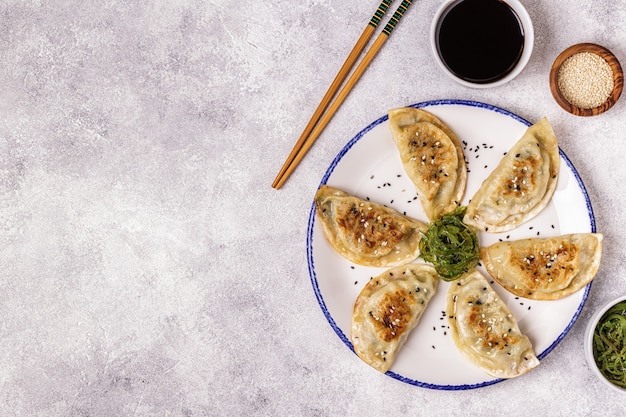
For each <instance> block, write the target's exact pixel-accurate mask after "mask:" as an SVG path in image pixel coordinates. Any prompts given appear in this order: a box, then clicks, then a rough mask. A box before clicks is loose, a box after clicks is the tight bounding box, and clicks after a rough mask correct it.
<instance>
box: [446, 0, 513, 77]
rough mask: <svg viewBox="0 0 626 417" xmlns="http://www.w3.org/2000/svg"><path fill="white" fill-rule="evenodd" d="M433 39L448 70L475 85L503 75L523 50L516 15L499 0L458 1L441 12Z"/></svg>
mask: <svg viewBox="0 0 626 417" xmlns="http://www.w3.org/2000/svg"><path fill="white" fill-rule="evenodd" d="M437 39H438V48H439V55H440V56H441V59H442V61H443V62H444V64H445V65H446V66H447V67H448V69H449V70H450V71H451V72H452V73H453V74H455V75H456V76H457V77H459V78H461V79H463V80H466V81H469V82H473V83H478V84H486V83H490V82H494V81H497V80H499V79H501V78H503V77H504V76H506V75H507V74H508V73H509V72H511V70H512V69H513V68H514V67H515V65H516V64H517V62H518V61H519V60H520V57H521V56H522V51H523V49H524V29H523V28H522V25H521V23H520V21H519V18H518V17H517V14H516V13H515V11H514V10H513V9H511V7H510V6H509V5H508V4H506V3H505V2H503V1H499V0H462V1H460V2H458V3H457V4H456V5H454V6H453V7H451V8H450V9H449V10H448V11H447V13H445V14H444V16H443V18H442V21H441V23H440V25H439V30H438V34H437Z"/></svg>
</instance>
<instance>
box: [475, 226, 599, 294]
mask: <svg viewBox="0 0 626 417" xmlns="http://www.w3.org/2000/svg"><path fill="white" fill-rule="evenodd" d="M602 237H603V236H602V234H599V233H576V234H570V235H563V236H557V237H551V238H547V239H539V238H531V239H522V240H517V241H512V242H498V243H495V244H493V245H491V246H488V247H486V248H482V249H481V258H482V259H483V262H484V263H485V267H486V268H487V272H489V275H491V277H492V278H493V279H494V280H495V281H497V282H498V283H499V284H500V285H502V286H503V287H504V288H506V289H507V290H508V291H510V292H511V293H513V294H515V295H518V296H520V297H526V298H531V299H534V300H556V299H559V298H563V297H566V296H568V295H570V294H572V293H574V292H576V291H578V290H580V289H581V288H583V287H584V286H585V285H587V284H588V283H589V282H590V281H591V280H592V279H593V277H594V276H595V275H596V273H597V272H598V267H599V266H600V258H601V257H602Z"/></svg>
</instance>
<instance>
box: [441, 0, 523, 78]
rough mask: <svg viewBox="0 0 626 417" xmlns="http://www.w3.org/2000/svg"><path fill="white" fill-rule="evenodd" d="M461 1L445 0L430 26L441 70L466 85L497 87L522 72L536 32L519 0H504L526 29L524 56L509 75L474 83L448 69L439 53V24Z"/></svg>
mask: <svg viewBox="0 0 626 417" xmlns="http://www.w3.org/2000/svg"><path fill="white" fill-rule="evenodd" d="M461 1H463V0H445V1H444V2H443V3H442V4H441V6H440V7H439V9H437V12H436V13H435V16H434V18H433V22H432V25H431V27H430V46H431V50H432V52H433V55H434V57H435V61H436V62H437V64H438V65H439V67H440V68H441V70H442V71H443V72H444V73H446V74H447V75H448V76H449V77H450V78H452V79H453V80H454V81H456V82H457V83H459V84H461V85H464V86H466V87H472V88H490V87H497V86H500V85H502V84H505V83H507V82H509V81H511V80H512V79H513V78H515V77H517V76H518V75H519V73H520V72H522V70H523V69H524V67H525V66H526V64H527V63H528V60H529V59H530V55H531V54H532V51H533V46H534V43H535V32H534V29H533V22H532V20H531V19H530V15H529V14H528V11H527V10H526V9H525V8H524V6H523V5H522V3H520V2H519V0H504V2H505V3H507V4H508V5H509V6H510V7H511V8H512V9H513V11H514V12H515V13H516V14H517V17H518V18H519V21H520V23H521V25H522V29H523V30H524V48H523V50H522V56H521V57H520V59H519V61H518V62H517V65H515V67H514V68H513V69H512V70H511V71H510V72H509V73H508V74H507V75H505V76H504V77H503V78H500V79H498V80H496V81H493V82H490V83H472V82H469V81H466V80H464V79H462V78H459V77H457V76H456V75H455V74H454V73H453V72H451V71H450V70H449V69H448V67H447V66H446V64H445V63H444V62H443V60H442V58H441V56H440V55H439V48H438V47H437V43H438V41H437V34H438V31H439V25H440V23H441V20H442V18H443V17H444V16H445V14H446V13H447V12H448V10H449V9H450V8H452V7H453V6H456V4H457V3H460V2H461Z"/></svg>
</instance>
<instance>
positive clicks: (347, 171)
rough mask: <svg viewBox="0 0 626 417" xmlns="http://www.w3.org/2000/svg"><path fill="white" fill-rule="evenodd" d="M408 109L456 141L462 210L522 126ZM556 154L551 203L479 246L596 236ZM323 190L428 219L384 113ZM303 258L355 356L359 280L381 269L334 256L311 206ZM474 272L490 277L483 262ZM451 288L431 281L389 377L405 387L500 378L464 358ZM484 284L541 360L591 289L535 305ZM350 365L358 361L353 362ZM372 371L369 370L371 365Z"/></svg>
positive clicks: (464, 110) (451, 105)
mask: <svg viewBox="0 0 626 417" xmlns="http://www.w3.org/2000/svg"><path fill="white" fill-rule="evenodd" d="M413 107H418V108H422V109H424V110H427V111H429V112H431V113H433V114H434V115H435V116H437V117H439V118H440V119H441V120H442V121H443V122H444V123H446V124H447V125H448V126H449V127H450V128H451V129H452V130H454V131H455V133H456V134H457V135H458V136H459V139H460V140H461V141H462V143H463V146H464V153H465V157H466V160H467V167H468V170H469V172H468V177H467V188H466V192H465V197H464V199H463V201H462V204H464V205H466V204H467V202H468V201H469V199H470V198H471V197H472V196H473V195H474V194H475V193H476V191H477V190H478V188H479V186H480V184H481V183H482V181H483V180H484V179H485V178H486V177H487V175H488V174H489V173H490V172H491V171H492V170H493V169H494V168H495V167H496V165H497V164H498V163H499V161H500V159H501V158H502V157H503V156H504V154H505V153H506V152H507V151H508V150H509V149H510V148H511V147H512V146H513V144H514V143H515V142H517V140H518V139H519V138H520V137H521V136H522V135H523V133H524V132H525V130H526V128H527V127H528V126H529V125H530V123H529V122H528V121H526V120H524V119H523V118H521V117H519V116H517V115H515V114H513V113H511V112H509V111H506V110H504V109H501V108H498V107H495V106H492V105H489V104H484V103H479V102H475V101H463V100H438V101H428V102H423V103H418V104H415V105H413ZM557 138H558V132H557ZM560 156H561V167H560V173H559V181H558V186H557V190H556V192H555V194H554V197H553V199H552V202H551V203H550V204H549V205H548V206H547V207H546V208H545V209H544V210H543V211H542V212H541V213H540V214H539V215H538V216H537V217H535V218H534V219H532V220H530V221H529V222H527V223H525V224H523V225H521V226H520V227H519V228H517V229H516V230H512V231H510V232H506V233H500V234H488V233H484V232H481V233H479V236H478V237H479V241H480V244H481V246H488V245H490V244H491V243H494V242H497V241H498V240H500V239H502V240H516V239H522V238H526V237H537V236H538V237H550V236H556V235H561V234H567V233H585V232H595V231H596V227H595V220H594V216H593V210H592V208H591V204H590V202H589V197H588V195H587V192H586V190H585V186H584V184H583V182H582V180H581V178H580V176H579V175H578V173H577V172H576V169H575V168H574V166H573V165H572V163H571V161H570V160H569V159H568V158H567V156H566V155H565V154H564V153H563V152H562V151H560ZM321 184H328V185H331V186H333V187H337V188H340V189H342V190H344V191H346V192H349V193H351V194H354V195H356V196H358V197H361V198H369V199H370V200H372V201H375V202H378V203H381V204H385V205H387V206H389V207H392V208H394V209H396V210H398V211H399V212H401V213H406V215H408V216H411V217H414V218H416V219H419V220H422V221H427V217H426V215H425V214H424V212H423V210H422V208H421V205H420V203H419V200H418V199H417V198H416V196H417V194H416V192H415V188H414V186H413V184H412V183H411V181H410V180H409V178H408V177H407V176H406V174H405V173H404V170H403V167H402V163H401V161H400V157H399V154H398V151H397V148H396V145H395V143H394V141H393V139H392V137H391V133H390V130H389V126H388V120H387V116H383V117H381V118H379V119H378V120H376V121H374V122H373V123H371V124H370V125H369V126H367V127H366V128H364V129H363V130H362V131H361V132H359V134H357V135H356V136H355V137H354V138H353V139H352V140H350V141H349V142H348V144H347V145H346V146H345V147H344V148H343V149H342V150H341V152H340V153H339V155H337V157H336V158H335V159H334V161H333V162H332V163H331V165H330V167H329V168H328V170H327V171H326V173H325V175H324V177H323V178H322V181H321ZM307 258H308V263H309V273H310V276H311V283H312V285H313V290H314V292H315V295H316V297H317V300H318V302H319V304H320V307H321V308H322V311H323V312H324V315H325V316H326V318H327V319H328V322H329V323H330V326H331V327H332V328H333V330H334V331H335V332H336V333H337V335H338V336H339V338H340V339H341V340H342V341H343V342H344V343H345V344H346V346H347V347H348V348H350V349H351V350H353V351H354V349H353V347H352V344H351V342H350V339H349V335H350V323H351V318H352V308H353V306H354V301H355V300H356V297H357V296H358V294H359V292H360V291H361V289H362V288H363V286H364V285H365V284H366V283H367V281H369V279H370V278H371V277H373V276H376V275H378V274H380V273H382V272H383V271H384V269H381V268H372V267H363V266H359V265H355V264H354V263H352V262H349V261H347V260H346V259H344V258H342V257H341V256H340V255H338V254H337V253H336V252H335V251H334V250H333V249H332V248H331V247H330V245H329V244H328V243H327V241H326V239H325V237H324V234H323V232H322V229H321V226H320V225H319V224H318V222H317V220H316V218H315V207H314V206H313V207H312V208H311V213H310V216H309V224H308V233H307ZM479 269H480V270H481V271H482V272H483V273H484V274H485V276H488V274H487V273H486V271H485V270H484V269H483V268H482V266H479ZM449 285H450V284H449V283H447V282H444V281H442V282H441V283H440V284H439V287H438V290H437V294H435V296H434V297H433V299H432V300H431V302H430V304H429V306H428V308H427V310H426V312H425V313H424V315H423V316H422V318H421V321H420V323H419V325H418V327H417V328H416V329H415V330H414V331H413V332H412V333H411V335H410V336H409V338H408V340H407V342H406V344H405V345H404V347H403V348H402V350H401V352H400V354H399V355H398V357H397V359H396V361H395V362H394V364H393V365H392V367H391V369H390V370H389V371H388V372H387V374H388V375H389V376H391V377H393V378H396V379H398V380H400V381H403V382H406V383H408V384H412V385H416V386H420V387H425V388H432V389H442V390H464V389H473V388H478V387H482V386H487V385H491V384H494V383H497V382H500V381H501V380H500V379H494V378H492V377H490V376H489V375H487V374H485V373H484V372H483V371H482V370H481V369H479V368H477V367H476V366H475V365H473V364H472V363H470V362H468V361H467V360H466V358H465V357H464V356H463V355H462V354H461V353H460V352H459V351H458V350H457V348H456V346H455V345H454V342H453V341H452V338H451V337H450V333H449V330H448V321H447V317H445V315H444V310H445V295H446V292H447V288H448V286H449ZM492 285H493V287H494V289H495V290H496V291H497V292H498V293H499V294H500V296H501V297H502V299H503V300H504V301H505V302H506V303H507V305H508V306H509V308H510V309H511V311H512V312H513V314H514V315H515V317H516V318H517V320H518V323H519V326H520V328H521V330H522V331H523V332H524V333H525V334H526V335H528V337H529V338H530V340H531V341H532V343H533V346H534V348H535V352H537V354H538V357H539V359H543V358H545V357H546V356H547V355H548V354H549V353H550V352H551V351H552V350H553V349H554V348H555V347H556V345H557V344H558V343H559V342H560V341H561V340H562V339H563V338H564V337H565V335H566V334H567V333H568V331H569V330H570V328H571V327H572V325H573V324H574V322H575V321H576V319H577V318H578V316H579V314H580V312H581V310H582V308H583V305H584V304H585V301H586V299H587V295H588V293H589V288H590V286H591V284H589V285H588V286H587V287H585V288H584V289H582V290H580V291H579V292H577V293H575V294H573V295H571V296H569V297H566V298H563V299H560V300H555V301H535V300H528V299H525V298H519V297H515V296H514V295H512V294H510V293H508V292H507V291H506V290H504V289H503V288H502V287H500V286H499V285H498V284H497V283H492ZM355 360H360V359H358V358H357V357H356V356H355ZM364 366H366V365H364ZM372 372H376V371H374V370H373V369H372Z"/></svg>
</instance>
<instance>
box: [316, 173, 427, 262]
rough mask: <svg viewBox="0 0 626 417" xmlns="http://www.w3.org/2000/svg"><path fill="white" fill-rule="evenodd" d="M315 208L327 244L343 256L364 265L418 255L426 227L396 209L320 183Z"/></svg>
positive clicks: (409, 258) (408, 260)
mask: <svg viewBox="0 0 626 417" xmlns="http://www.w3.org/2000/svg"><path fill="white" fill-rule="evenodd" d="M315 209H316V212H317V216H318V219H319V220H320V223H321V225H322V229H323V230H324V234H325V236H326V239H327V240H328V242H329V243H330V245H331V246H332V247H333V248H334V249H335V250H336V251H337V252H339V254H340V255H342V256H343V257H344V258H346V259H348V260H350V261H352V262H354V263H357V264H359V265H365V266H378V267H385V266H396V265H401V264H404V263H408V262H410V261H412V260H414V259H415V258H417V256H418V255H419V241H420V239H421V234H420V231H426V229H427V226H426V225H425V224H424V223H422V222H420V221H418V220H415V219H411V218H409V217H406V216H404V215H402V214H400V213H398V212H397V211H395V210H393V209H391V208H388V207H385V206H383V205H381V204H376V203H373V202H371V201H365V200H361V199H360V198H358V197H354V196H352V195H349V194H348V193H346V192H344V191H341V190H338V189H336V188H333V187H329V186H326V185H323V186H321V187H320V189H319V190H318V191H317V193H316V194H315Z"/></svg>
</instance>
